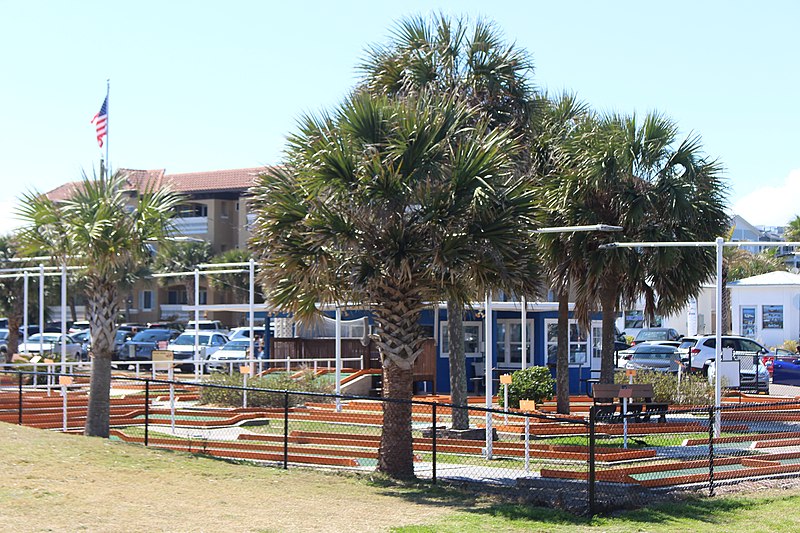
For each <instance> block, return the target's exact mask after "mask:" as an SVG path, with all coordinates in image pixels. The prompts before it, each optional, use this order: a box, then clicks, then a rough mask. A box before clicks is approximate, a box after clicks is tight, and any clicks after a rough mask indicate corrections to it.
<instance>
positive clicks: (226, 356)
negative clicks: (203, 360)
mask: <svg viewBox="0 0 800 533" xmlns="http://www.w3.org/2000/svg"><path fill="white" fill-rule="evenodd" d="M249 350H250V339H249V338H247V337H239V338H238V339H233V340H231V341H230V342H228V344H226V345H225V346H223V347H222V348H221V349H219V350H217V351H216V352H214V353H213V354H211V355H210V356H209V357H208V363H207V364H206V368H207V369H208V370H209V371H211V370H228V368H229V366H230V364H231V363H226V361H236V360H242V359H247V354H248V351H249ZM242 364H244V363H242Z"/></svg>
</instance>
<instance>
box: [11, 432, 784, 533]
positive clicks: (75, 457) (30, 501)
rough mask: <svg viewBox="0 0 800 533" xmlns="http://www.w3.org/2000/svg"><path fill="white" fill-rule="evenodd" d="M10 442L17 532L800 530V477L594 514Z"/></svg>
mask: <svg viewBox="0 0 800 533" xmlns="http://www.w3.org/2000/svg"><path fill="white" fill-rule="evenodd" d="M0 454H2V456H3V461H0V479H3V483H2V484H0V499H1V500H2V502H3V504H2V506H0V523H2V524H3V529H4V530H7V531H15V532H27V531H81V530H83V531H125V532H131V531H209V530H214V531H314V532H317V531H320V530H328V531H348V532H358V531H370V532H371V531H397V532H420V533H422V532H451V531H452V532H462V531H466V532H471V531H475V532H483V531H511V532H513V531H554V532H572V531H577V532H590V531H591V532H595V531H596V532H611V533H615V532H628V531H652V532H672V531H692V532H694V531H697V532H701V533H702V532H713V533H719V532H728V531H746V532H748V533H756V532H761V531H764V532H784V531H786V532H793V531H798V530H800V513H798V512H797V509H798V508H799V507H800V488H797V487H796V486H795V487H794V488H789V489H784V490H782V491H778V490H772V491H769V490H764V489H763V488H759V489H757V490H758V492H753V493H750V494H741V495H737V496H728V497H716V498H703V497H695V498H689V499H686V500H684V501H679V502H671V503H667V504H661V505H655V506H652V507H649V508H644V509H640V510H636V511H626V512H619V513H616V514H615V515H613V516H607V517H596V518H594V519H588V518H585V517H580V516H575V515H572V514H569V513H566V512H564V511H561V510H557V509H553V508H543V507H537V506H533V505H526V504H518V503H514V501H515V500H514V499H511V498H508V497H506V498H503V497H501V496H497V495H494V496H488V495H487V494H486V493H485V491H483V490H481V489H478V490H474V491H469V490H466V489H464V490H461V489H457V488H453V487H447V486H442V485H439V486H431V485H429V484H428V483H424V482H420V483H407V484H406V483H396V482H393V481H391V480H387V479H386V478H384V477H382V476H380V475H376V474H366V475H359V476H356V475H343V474H333V473H330V472H322V471H312V470H310V469H307V468H290V469H289V470H282V469H279V468H267V467H258V466H253V465H248V464H234V463H231V462H227V461H220V460H214V459H210V458H207V457H200V456H195V455H190V454H187V453H181V452H170V451H165V450H158V449H152V448H145V447H143V446H140V445H132V444H125V443H121V442H114V441H109V440H104V439H97V438H86V437H82V436H78V435H62V434H59V433H55V432H50V431H43V430H35V429H31V428H24V427H18V426H14V425H10V424H3V423H0ZM492 464H494V463H492ZM254 498H255V500H254ZM198 502H202V505H198ZM259 502H261V503H259ZM263 502H280V505H277V504H276V505H267V507H264V506H263ZM253 505H256V507H253ZM259 505H260V507H259Z"/></svg>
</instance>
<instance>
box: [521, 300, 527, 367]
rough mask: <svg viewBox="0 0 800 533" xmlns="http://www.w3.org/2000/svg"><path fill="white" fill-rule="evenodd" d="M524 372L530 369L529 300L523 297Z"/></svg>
mask: <svg viewBox="0 0 800 533" xmlns="http://www.w3.org/2000/svg"><path fill="white" fill-rule="evenodd" d="M521 303H522V370H525V369H526V368H527V367H528V300H527V298H525V297H524V296H523V297H522V302H521Z"/></svg>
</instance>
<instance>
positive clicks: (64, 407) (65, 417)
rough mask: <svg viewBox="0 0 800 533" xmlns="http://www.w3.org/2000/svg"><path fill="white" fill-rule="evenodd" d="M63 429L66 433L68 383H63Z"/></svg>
mask: <svg viewBox="0 0 800 533" xmlns="http://www.w3.org/2000/svg"><path fill="white" fill-rule="evenodd" d="M62 374H63V372H62ZM61 430H62V431H63V432H64V433H66V432H67V386H66V385H61Z"/></svg>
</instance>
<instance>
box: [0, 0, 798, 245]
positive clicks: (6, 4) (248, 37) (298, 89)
mask: <svg viewBox="0 0 800 533" xmlns="http://www.w3.org/2000/svg"><path fill="white" fill-rule="evenodd" d="M433 10H435V11H440V10H441V11H443V12H445V13H450V14H454V15H468V16H470V17H477V16H484V17H486V18H489V19H492V20H494V21H495V22H496V23H497V24H498V26H499V27H500V28H501V29H502V30H503V32H504V33H505V36H506V37H507V38H508V39H509V40H512V41H515V42H516V44H517V45H518V46H520V47H523V48H525V49H527V50H528V51H529V52H530V54H531V56H532V57H533V61H534V63H535V66H536V70H535V72H534V74H533V81H534V83H535V84H536V85H537V86H539V87H541V88H546V89H548V90H549V91H550V92H559V91H561V90H563V89H569V90H572V91H574V92H576V93H577V94H578V95H579V96H580V97H581V98H583V99H584V100H586V101H587V102H588V103H590V104H591V105H592V106H593V107H594V108H595V109H597V110H599V111H617V112H623V113H631V112H637V113H644V112H647V111H650V110H659V111H661V112H663V113H665V114H667V115H669V116H671V117H672V118H674V119H675V120H676V121H677V122H678V124H679V125H680V127H681V128H682V130H683V132H684V133H686V134H688V133H690V132H695V133H698V134H700V135H701V136H702V139H703V142H704V146H705V149H706V152H707V153H708V154H709V155H711V156H713V157H716V158H719V159H720V160H721V161H722V162H723V163H724V166H725V168H726V177H727V179H728V180H729V181H728V182H729V184H730V191H729V198H730V201H731V205H732V207H733V209H734V210H735V211H736V212H738V213H740V214H742V215H743V216H745V218H747V219H748V220H749V221H750V222H752V223H754V224H771V225H777V224H783V223H785V222H787V221H788V220H789V218H791V217H793V216H794V215H795V214H798V213H800V205H798V207H797V208H795V204H800V202H798V201H797V200H795V199H798V198H800V149H798V148H799V147H800V143H799V142H798V140H799V139H798V137H799V136H798V133H797V132H798V125H800V105H798V88H800V68H798V66H800V65H798V62H799V61H798V54H799V53H800V46H798V43H799V42H800V41H798V38H797V23H798V21H800V3H799V2H791V1H786V2H779V1H761V2H738V1H726V2H723V1H705V2H696V1H675V0H673V1H670V2H642V1H635V2H594V1H592V2H589V1H586V2H553V1H523V2H502V1H498V2H476V1H453V2H431V1H398V2H391V3H383V2H375V1H363V2H362V1H339V2H330V1H328V2H304V1H295V2H258V1H249V2H245V1H236V0H228V1H226V2H221V1H215V2H203V1H192V2H190V1H163V0H162V1H157V2H156V1H150V0H139V1H136V2H121V1H120V2H115V1H108V0H106V1H104V2H100V1H86V0H81V1H78V2H61V1H55V0H52V1H42V0H39V1H36V0H13V1H12V0H0V49H1V50H3V53H2V57H3V59H2V62H0V65H2V78H0V79H2V82H0V180H2V185H3V186H2V188H0V233H5V232H6V231H8V230H9V229H10V228H11V227H12V224H13V222H12V221H11V219H10V217H9V215H10V211H11V210H12V209H13V205H14V204H15V203H16V201H17V199H18V198H19V196H20V195H21V194H22V193H23V192H24V191H26V190H31V189H35V190H38V191H47V190H50V189H52V188H54V187H56V186H58V185H60V184H61V183H64V182H66V181H70V180H74V179H78V178H79V177H80V173H81V171H82V170H87V171H89V172H91V169H92V167H97V165H98V162H99V157H100V151H99V149H98V147H97V144H96V141H95V138H94V131H93V126H92V125H91V124H90V123H89V121H90V119H91V117H92V116H93V115H94V114H95V113H96V112H97V111H98V109H99V107H100V104H101V103H102V100H103V97H104V96H105V90H106V79H107V78H110V79H111V98H110V139H109V140H110V159H111V164H112V166H113V167H115V168H117V167H126V168H145V169H153V168H166V169H167V172H168V173H175V172H189V171H204V170H216V169H223V168H239V167H251V166H258V165H268V164H274V163H277V162H279V161H280V157H281V151H282V148H283V144H284V139H285V136H286V134H287V133H289V132H291V131H292V130H293V129H294V128H295V123H296V120H297V118H298V117H299V116H300V115H301V114H302V113H304V112H309V111H311V112H315V111H319V110H321V109H325V108H330V107H331V106H334V105H336V104H337V103H338V102H340V101H341V100H342V98H343V97H344V96H345V95H346V94H347V92H348V90H349V89H350V88H351V87H352V86H353V85H354V83H355V81H356V77H357V73H356V70H355V67H356V65H357V64H358V62H359V59H360V58H361V57H362V56H363V51H364V49H365V47H366V46H367V45H369V44H371V43H379V42H385V41H386V38H387V36H388V34H389V33H390V30H391V28H392V26H393V24H394V23H395V22H396V21H397V20H399V19H400V18H402V17H403V16H407V15H411V14H428V13H431V12H432V11H433Z"/></svg>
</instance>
